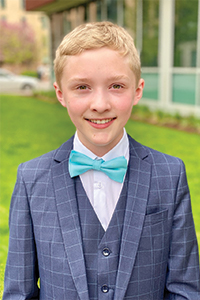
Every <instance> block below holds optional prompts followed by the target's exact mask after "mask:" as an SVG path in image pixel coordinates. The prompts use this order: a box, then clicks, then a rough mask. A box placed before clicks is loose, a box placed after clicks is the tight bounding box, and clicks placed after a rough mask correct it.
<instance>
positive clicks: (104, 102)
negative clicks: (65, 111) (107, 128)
mask: <svg viewBox="0 0 200 300" xmlns="http://www.w3.org/2000/svg"><path fill="white" fill-rule="evenodd" d="M110 108H111V104H110V99H109V95H108V94H107V93H105V92H103V91H98V92H96V93H94V95H93V97H92V101H91V105H90V109H91V110H93V111H97V112H99V113H103V112H104V111H108V110H110Z"/></svg>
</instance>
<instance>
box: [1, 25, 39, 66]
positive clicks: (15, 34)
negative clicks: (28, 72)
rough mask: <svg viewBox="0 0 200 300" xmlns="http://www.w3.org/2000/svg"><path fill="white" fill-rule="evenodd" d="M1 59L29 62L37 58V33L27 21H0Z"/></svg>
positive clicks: (11, 62)
mask: <svg viewBox="0 0 200 300" xmlns="http://www.w3.org/2000/svg"><path fill="white" fill-rule="evenodd" d="M0 37H1V39H0V61H2V62H4V63H9V64H24V63H26V64H28V63H32V62H34V61H35V60H36V53H37V49H36V41H35V34H34V31H33V30H32V28H31V27H30V26H29V25H28V23H27V22H20V23H14V24H12V23H8V22H6V21H0Z"/></svg>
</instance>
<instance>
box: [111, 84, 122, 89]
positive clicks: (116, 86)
mask: <svg viewBox="0 0 200 300" xmlns="http://www.w3.org/2000/svg"><path fill="white" fill-rule="evenodd" d="M112 88H113V89H115V90H119V89H121V88H122V86H121V85H120V84H113V85H112Z"/></svg>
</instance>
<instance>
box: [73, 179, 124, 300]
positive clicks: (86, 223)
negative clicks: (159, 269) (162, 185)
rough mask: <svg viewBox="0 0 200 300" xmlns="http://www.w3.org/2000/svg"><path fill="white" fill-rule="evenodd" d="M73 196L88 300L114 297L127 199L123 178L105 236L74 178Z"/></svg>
mask: <svg viewBox="0 0 200 300" xmlns="http://www.w3.org/2000/svg"><path fill="white" fill-rule="evenodd" d="M76 196H77V203H78V210H79V218H80V225H81V232H82V244H83V253H84V257H85V266H86V274H87V282H88V290H89V298H90V300H97V299H98V300H104V299H106V300H111V299H113V297H114V291H115V283H116V277H117V270H118V263H119V254H120V244H121V235H122V230H123V221H124V214H125V209H126V198H127V178H126V180H125V182H124V186H123V188H122V192H121V195H120V198H119V200H118V203H117V206H116V208H115V211H114V214H113V216H112V219H111V222H110V224H109V227H108V229H107V230H106V232H105V231H104V229H103V227H102V226H101V223H100V221H99V219H98V218H97V215H96V213H95V212H94V209H93V207H92V205H91V204H90V201H89V199H88V197H87V195H86V193H85V190H84V188H83V186H82V183H81V180H80V178H79V177H77V178H76Z"/></svg>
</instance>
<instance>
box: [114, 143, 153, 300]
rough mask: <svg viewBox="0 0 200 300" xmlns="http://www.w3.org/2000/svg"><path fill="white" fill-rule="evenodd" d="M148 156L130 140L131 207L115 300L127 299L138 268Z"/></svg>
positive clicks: (129, 191)
mask: <svg viewBox="0 0 200 300" xmlns="http://www.w3.org/2000/svg"><path fill="white" fill-rule="evenodd" d="M134 143H135V144H134ZM133 144H134V145H133ZM137 147H138V148H137ZM138 154H139V155H138ZM139 156H140V157H139ZM147 156H148V155H147V153H146V151H144V148H142V146H140V144H138V143H136V142H133V141H132V140H130V161H129V168H128V172H127V173H128V174H127V176H128V192H127V206H126V212H125V218H124V228H123V234H122V241H121V250H120V258H119V267H118V274H117V279H116V290H115V297H114V299H115V300H117V299H123V298H124V295H125V292H126V290H127V286H128V283H129V280H130V276H131V273H132V271H133V268H134V262H135V259H136V254H137V249H138V246H139V241H140V236H141V233H142V229H143V223H144V218H145V213H146V205H147V199H148V193H149V185H150V175H151V165H150V164H149V163H147V162H146V161H145V157H147Z"/></svg>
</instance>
